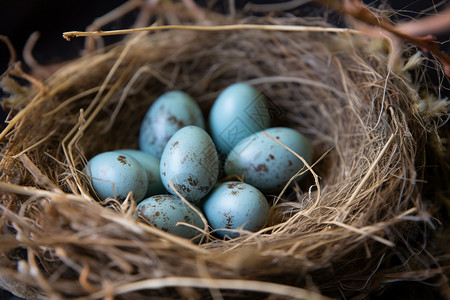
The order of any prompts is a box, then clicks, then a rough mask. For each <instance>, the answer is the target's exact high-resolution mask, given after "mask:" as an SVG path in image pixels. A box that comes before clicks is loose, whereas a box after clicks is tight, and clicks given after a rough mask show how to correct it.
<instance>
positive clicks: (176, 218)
mask: <svg viewBox="0 0 450 300" xmlns="http://www.w3.org/2000/svg"><path fill="white" fill-rule="evenodd" d="M136 215H137V216H138V217H139V216H140V217H142V218H144V219H146V220H147V221H148V222H149V223H151V224H153V225H155V226H156V227H157V228H159V229H161V230H164V231H166V232H168V233H171V234H175V235H178V236H180V237H184V238H187V239H192V238H194V237H196V236H198V235H200V234H201V232H200V231H198V230H197V229H195V228H191V227H188V226H185V225H181V224H179V225H178V226H177V223H178V222H184V223H189V224H192V225H194V226H196V227H199V228H202V229H203V226H204V225H203V221H202V219H201V218H200V216H199V215H198V214H197V213H196V212H195V211H194V210H193V209H192V208H190V207H189V206H188V205H186V204H185V203H184V202H183V201H182V200H181V199H180V198H178V197H176V196H173V195H157V196H152V197H150V198H147V199H144V200H143V201H141V203H139V205H138V206H137V207H136Z"/></svg>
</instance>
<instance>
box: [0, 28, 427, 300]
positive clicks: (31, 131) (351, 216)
mask: <svg viewBox="0 0 450 300" xmlns="http://www.w3.org/2000/svg"><path fill="white" fill-rule="evenodd" d="M292 21H293V20H292V19H289V21H288V22H292ZM264 22H267V20H264ZM269 22H270V21H269ZM277 22H278V21H277ZM368 45H371V41H370V40H368V39H366V38H364V37H362V36H353V35H345V34H331V33H326V32H323V33H320V32H282V31H275V32H266V31H261V30H243V31H233V32H214V33H208V32H195V31H179V30H172V31H165V32H158V33H152V34H140V35H137V36H135V37H134V38H132V39H130V40H128V41H127V42H124V43H120V44H118V45H116V46H114V47H112V48H110V49H107V51H106V52H104V53H96V54H93V55H90V56H87V57H84V58H82V59H80V60H77V61H76V62H74V63H72V64H71V65H68V66H66V67H65V68H64V69H62V70H61V71H59V72H58V73H56V74H55V75H54V76H53V77H51V78H50V79H49V80H48V81H47V82H46V83H45V87H46V92H45V93H44V94H40V93H39V92H34V93H30V94H29V95H27V96H25V97H24V99H23V100H22V101H23V102H26V103H27V105H26V106H25V107H24V108H23V109H22V110H21V112H22V115H21V117H20V118H18V122H17V123H16V125H15V127H14V129H13V130H12V131H10V132H9V133H8V141H7V142H6V143H5V145H4V147H3V149H2V155H3V160H2V165H1V168H2V174H3V183H2V189H3V190H4V191H6V192H7V193H6V194H3V200H2V201H3V207H2V209H3V215H2V217H1V218H2V224H3V230H2V231H3V240H4V246H2V250H3V252H2V256H1V257H2V259H1V261H0V262H1V264H0V266H1V268H2V270H3V271H4V273H3V274H6V275H5V276H2V277H4V278H7V279H14V280H18V281H14V280H13V282H16V283H17V282H19V284H18V286H20V287H21V288H23V286H25V287H27V286H30V287H34V288H35V289H37V290H38V291H40V292H43V293H45V294H46V295H50V296H55V297H77V296H87V295H89V294H91V295H94V296H93V297H100V296H104V295H113V294H114V293H115V292H117V291H118V290H120V287H124V286H126V284H129V283H133V282H140V281H142V280H150V281H151V280H154V281H152V282H153V284H156V286H158V285H157V283H158V282H162V281H161V280H162V278H173V277H177V276H178V277H180V278H179V281H178V282H179V284H178V285H177V284H176V283H175V284H172V285H170V284H169V285H167V286H170V287H173V286H175V288H165V287H167V286H165V285H163V283H161V285H160V286H159V287H160V288H161V290H159V291H158V290H156V291H155V290H152V291H146V292H145V293H143V292H142V291H141V289H142V288H143V287H142V286H140V288H136V290H133V289H131V290H129V291H128V293H127V294H126V297H139V298H142V297H150V298H152V297H156V296H161V297H163V296H164V297H167V298H171V297H182V298H195V297H197V298H198V297H205V295H208V296H210V297H214V295H216V296H217V291H215V290H214V284H213V283H210V284H209V285H208V284H206V286H208V287H209V288H210V290H205V289H197V290H195V289H190V288H187V287H183V284H182V282H184V281H183V278H185V277H186V276H187V275H188V276H192V277H201V278H222V279H229V280H234V279H239V280H261V281H267V282H272V283H283V284H285V285H292V286H297V287H301V288H305V289H306V290H311V291H317V292H320V293H322V294H325V295H328V296H333V297H340V296H341V295H345V296H350V297H351V296H355V295H356V294H359V293H369V292H370V291H373V290H377V289H379V288H380V287H381V286H382V284H383V283H385V282H387V281H390V280H393V279H392V278H395V276H394V275H392V274H391V273H395V274H403V273H402V272H406V273H408V271H410V270H421V269H427V268H429V265H427V264H428V262H429V261H430V260H431V259H432V258H431V257H428V256H426V255H425V254H423V255H420V254H419V252H420V249H419V250H416V249H414V248H413V247H410V245H409V243H410V240H411V237H410V235H409V232H411V231H414V232H416V233H417V234H416V236H415V237H420V236H421V234H420V232H421V228H422V227H423V226H424V225H423V223H424V222H426V221H428V220H429V215H428V214H427V213H426V211H425V209H424V208H423V205H422V201H421V196H420V188H421V179H422V169H421V168H422V167H423V164H424V152H423V148H424V145H425V142H426V141H425V134H426V131H425V127H426V126H425V125H424V121H423V120H422V118H421V117H420V116H419V115H418V114H417V111H415V110H414V109H413V107H414V105H415V103H416V102H417V101H418V100H419V99H418V98H417V97H418V96H417V94H415V93H413V92H412V91H413V90H414V89H413V85H412V83H411V82H409V79H408V77H407V75H406V74H393V73H390V71H389V69H388V67H387V54H386V53H384V52H383V51H381V50H379V49H378V50H370V48H371V47H368ZM238 81H243V82H248V83H250V84H252V85H255V87H257V88H258V89H260V90H261V91H263V92H264V93H265V95H266V96H267V97H268V99H269V100H270V102H271V103H272V104H273V105H275V106H276V110H275V112H276V114H275V115H274V116H273V117H274V124H283V125H285V126H289V127H293V128H296V129H298V130H299V131H300V132H302V133H303V134H305V135H306V136H307V137H308V138H309V139H310V140H311V141H312V145H313V148H314V152H315V160H316V161H318V164H317V165H316V166H314V171H315V173H316V174H317V175H318V176H319V177H320V182H319V184H318V185H317V184H316V182H315V181H314V180H313V178H312V176H310V177H309V179H306V180H305V182H303V183H301V185H300V186H297V185H295V186H294V188H293V189H289V190H288V191H287V192H286V193H285V194H283V195H282V196H281V197H280V198H275V199H276V205H275V206H274V207H273V208H272V213H271V222H270V224H268V225H269V226H268V228H266V229H264V230H262V231H260V232H258V233H255V234H250V235H244V236H242V237H240V238H237V239H234V240H227V241H220V240H214V241H209V242H208V243H204V244H201V245H199V246H197V245H194V244H192V243H190V242H188V241H185V240H183V239H180V238H177V237H173V236H170V235H168V234H166V233H164V232H161V231H159V230H157V229H155V228H153V227H150V226H147V225H145V224H143V223H136V222H135V221H134V220H133V219H132V217H131V214H132V212H133V209H134V205H133V204H132V203H131V202H130V201H125V202H124V203H122V204H121V203H118V202H114V201H108V203H106V202H104V203H102V204H103V205H102V204H101V203H99V202H98V201H97V199H94V198H93V197H92V196H91V195H90V194H89V184H88V179H87V178H86V177H85V176H84V175H83V173H82V170H83V168H84V165H85V162H86V159H88V158H90V157H92V156H93V155H95V154H97V153H100V152H103V151H108V150H113V149H118V148H133V147H137V140H138V139H137V136H138V131H139V126H140V122H141V120H142V119H143V116H144V114H145V112H146V110H147V109H148V107H149V106H150V104H151V103H152V102H153V101H154V100H155V99H156V98H157V97H158V96H159V95H161V94H162V93H163V92H165V91H167V90H172V89H179V90H183V91H185V92H187V93H188V94H190V95H191V96H192V97H193V98H194V99H196V100H197V101H198V103H199V104H200V106H201V108H202V109H203V111H204V113H205V116H207V113H208V109H209V107H210V106H211V104H212V102H213V101H214V99H215V97H216V96H217V95H218V93H219V92H220V91H221V90H222V89H223V88H225V87H226V86H228V85H230V84H232V83H235V82H238ZM322 156H323V157H322ZM14 184H17V185H14ZM30 186H31V187H34V188H28V187H30ZM270 199H271V200H272V198H270ZM6 208H7V209H6ZM110 208H113V209H110ZM413 238H414V237H413ZM11 249H15V250H14V251H15V252H14V253H16V254H17V253H19V254H18V255H16V256H18V257H16V256H14V255H13V254H12V251H11ZM17 249H19V250H17ZM401 258H404V261H401ZM18 264H19V265H20V264H21V265H22V269H20V268H19V272H15V271H14V270H15V269H17V265H18ZM377 269H381V270H383V272H377V273H375V274H374V273H373V270H377ZM37 270H38V271H37ZM389 276H391V277H389ZM392 276H394V277H392ZM398 276H400V275H398ZM158 280H160V281H158ZM185 280H187V279H185ZM150 281H148V282H150ZM198 282H201V281H198ZM230 282H231V281H228V283H229V284H230V285H229V286H228V288H229V289H228V290H227V289H226V287H224V286H220V287H222V288H224V289H225V290H227V291H233V290H238V292H229V293H230V295H233V297H237V295H241V294H239V293H244V292H242V290H245V288H244V287H241V288H233V287H232V285H231V283H230ZM216 284H218V283H216ZM186 285H188V284H186ZM112 286H115V287H116V288H117V289H116V290H114V289H113V288H112ZM144 286H147V287H149V288H150V286H151V284H150V283H148V285H145V284H144ZM193 286H195V285H193ZM249 286H250V284H249ZM273 288H274V290H273V293H274V294H277V293H280V294H283V292H281V291H280V290H277V289H276V288H275V286H274V287H273ZM248 289H250V288H248ZM10 290H11V289H10ZM17 290H18V289H16V292H17ZM297 292H299V290H297ZM17 293H19V292H17ZM22 293H23V292H22ZM95 293H96V294H95ZM32 295H34V296H36V297H37V293H32ZM244 295H245V293H244ZM284 295H291V294H288V292H286V294H284ZM291 296H292V295H291ZM152 299H154V298H152Z"/></svg>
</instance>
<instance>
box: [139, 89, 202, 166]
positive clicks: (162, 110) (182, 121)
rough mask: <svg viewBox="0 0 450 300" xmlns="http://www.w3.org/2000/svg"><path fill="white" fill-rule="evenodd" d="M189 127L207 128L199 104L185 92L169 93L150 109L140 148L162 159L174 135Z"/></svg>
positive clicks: (144, 122) (145, 119)
mask: <svg viewBox="0 0 450 300" xmlns="http://www.w3.org/2000/svg"><path fill="white" fill-rule="evenodd" d="M187 125H196V126H199V127H201V128H204V127H205V122H204V120H203V115H202V112H201V110H200V107H199V106H198V104H197V102H195V101H194V100H193V99H192V98H191V97H190V96H189V95H188V94H186V93H184V92H181V91H170V92H167V93H165V94H163V95H162V96H160V97H159V98H158V99H156V101H155V102H154V103H153V104H152V105H151V106H150V108H149V109H148V111H147V113H146V115H145V117H144V120H143V121H142V124H141V128H140V132H139V148H140V149H141V150H142V151H144V152H148V153H150V154H152V155H153V156H156V157H158V158H160V157H161V154H162V152H163V150H164V147H165V146H166V144H167V142H168V141H169V139H170V138H171V137H172V135H173V134H174V133H175V132H177V130H178V129H180V128H182V127H184V126H187Z"/></svg>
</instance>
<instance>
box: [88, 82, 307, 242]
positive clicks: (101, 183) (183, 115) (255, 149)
mask: <svg viewBox="0 0 450 300" xmlns="http://www.w3.org/2000/svg"><path fill="white" fill-rule="evenodd" d="M270 121H271V120H270V114H269V109H268V105H267V103H266V100H265V98H264V96H263V95H262V94H261V93H260V92H258V91H257V90H256V89H255V88H254V87H252V86H250V85H248V84H245V83H236V84H232V85H230V86H229V87H227V88H225V89H224V90H223V91H222V92H221V93H220V95H219V96H218V98H217V99H216V100H215V102H214V104H213V106H212V108H211V111H210V114H209V120H208V132H207V131H206V130H205V125H204V124H205V121H204V119H203V115H202V112H201V110H200V107H199V106H198V104H197V103H196V102H195V101H194V100H193V99H192V98H191V97H190V96H189V95H188V94H186V93H184V92H181V91H170V92H167V93H165V94H163V95H161V96H160V97H159V98H158V99H156V101H155V102H154V103H153V104H152V105H151V106H150V108H149V109H148V111H147V113H146V115H145V117H144V119H143V121H142V123H141V128H140V132H139V139H138V142H139V148H140V149H139V150H136V149H118V150H115V151H110V152H105V153H100V154H98V155H96V156H94V157H93V158H91V160H90V161H89V162H88V164H87V166H86V168H85V173H86V174H87V175H88V177H89V178H90V179H91V183H92V187H93V189H94V190H95V192H96V193H97V195H98V196H99V197H100V198H102V199H105V198H108V197H111V198H116V199H118V200H120V201H121V200H123V199H125V198H126V197H127V196H128V195H129V193H130V192H132V195H133V199H134V200H135V201H136V202H137V203H139V204H138V206H137V209H136V216H138V217H140V218H143V219H145V220H147V221H148V222H149V223H151V224H153V225H154V226H156V227H157V228H159V229H161V230H164V231H166V232H168V233H171V234H175V235H178V236H182V237H185V238H188V239H193V238H195V237H196V236H198V235H199V234H200V233H201V231H200V230H197V229H193V228H192V227H189V226H186V225H185V224H184V225H183V224H181V223H188V224H190V225H192V226H195V227H199V228H202V227H203V222H202V221H201V218H200V216H199V215H198V214H197V213H196V212H195V211H194V210H192V209H191V208H190V207H189V206H188V205H187V204H186V203H184V202H183V201H182V200H181V199H180V198H179V195H181V196H182V197H183V198H185V199H186V200H188V201H189V202H191V205H193V207H195V205H194V204H193V203H195V204H198V205H200V207H201V210H202V211H203V214H204V215H205V217H206V219H207V220H208V223H209V226H210V227H211V228H212V229H213V232H214V234H215V235H216V236H218V237H220V238H224V237H229V238H234V237H237V236H239V235H240V234H241V233H245V232H249V231H250V232H253V231H258V230H260V229H261V228H263V226H264V224H265V222H266V221H267V217H268V214H269V204H268V202H267V200H266V198H265V196H264V195H265V194H266V195H267V194H273V193H278V192H280V191H281V190H282V189H283V187H284V186H285V185H286V184H287V183H288V182H289V180H291V178H292V177H293V176H295V180H296V181H299V180H300V179H301V178H302V177H303V176H304V174H302V173H305V172H302V171H304V170H305V166H304V163H303V162H302V161H301V160H299V159H298V158H297V157H296V156H295V155H294V154H293V153H292V152H291V151H289V150H288V149H290V150H292V151H294V152H295V153H297V154H298V155H300V156H302V158H303V159H304V160H305V161H306V162H307V163H308V164H310V163H311V161H312V150H311V146H310V144H309V141H308V140H307V139H306V138H305V137H304V136H303V135H302V134H300V133H299V132H298V131H296V130H294V129H291V128H287V127H273V128H270V124H271V123H270ZM264 133H265V134H267V135H269V136H270V137H272V138H269V137H267V136H266V135H264ZM277 141H278V142H279V143H277ZM280 143H281V144H283V145H284V146H283V145H281V144H280ZM287 148H288V149H287ZM219 153H221V154H223V155H225V156H226V161H225V166H224V169H225V175H237V176H239V177H240V178H243V180H244V182H239V181H234V182H233V181H232V182H222V183H220V182H219V183H216V182H217V180H218V175H219ZM172 187H174V188H175V190H174V189H173V188H172ZM178 194H179V195H178Z"/></svg>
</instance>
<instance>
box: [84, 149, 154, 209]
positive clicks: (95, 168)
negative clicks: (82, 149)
mask: <svg viewBox="0 0 450 300" xmlns="http://www.w3.org/2000/svg"><path fill="white" fill-rule="evenodd" d="M85 172H86V174H87V175H88V176H89V177H91V180H92V186H93V188H94V190H95V191H96V192H97V194H98V195H99V196H100V197H101V198H103V199H105V198H108V197H111V198H114V197H115V198H117V199H118V200H121V201H123V200H124V199H125V198H126V196H127V195H128V193H129V192H130V191H132V192H133V197H134V200H136V202H139V201H140V200H142V199H143V198H144V196H145V193H146V192H147V186H148V179H147V173H146V172H145V169H144V168H143V167H142V166H141V164H140V163H139V162H138V161H137V160H136V159H134V158H133V157H132V156H131V155H128V154H125V153H121V152H116V151H110V152H103V153H100V154H97V155H96V156H94V157H93V158H91V159H90V160H89V162H88V164H87V166H86V168H85Z"/></svg>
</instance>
